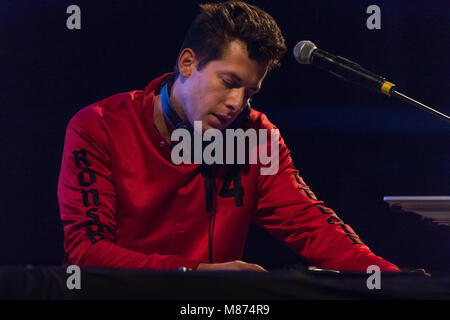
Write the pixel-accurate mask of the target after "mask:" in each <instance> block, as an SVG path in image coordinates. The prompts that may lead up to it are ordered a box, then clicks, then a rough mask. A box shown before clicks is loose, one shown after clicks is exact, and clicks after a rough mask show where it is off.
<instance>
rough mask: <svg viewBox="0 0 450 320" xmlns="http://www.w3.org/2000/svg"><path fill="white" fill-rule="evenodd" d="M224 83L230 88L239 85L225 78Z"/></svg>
mask: <svg viewBox="0 0 450 320" xmlns="http://www.w3.org/2000/svg"><path fill="white" fill-rule="evenodd" d="M222 82H223V84H224V85H225V87H227V88H228V89H233V88H237V87H238V86H237V85H236V84H234V83H232V82H228V81H226V80H224V79H222Z"/></svg>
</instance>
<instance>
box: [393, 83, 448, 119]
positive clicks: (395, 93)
mask: <svg viewBox="0 0 450 320" xmlns="http://www.w3.org/2000/svg"><path fill="white" fill-rule="evenodd" d="M391 96H393V97H396V98H397V99H400V100H402V101H404V102H406V103H409V104H411V105H413V106H416V107H418V108H419V109H422V110H424V111H426V112H428V113H430V114H432V115H434V116H436V117H438V118H440V119H445V120H447V122H449V123H450V117H449V116H448V115H446V114H443V113H442V112H439V111H437V110H435V109H433V108H431V107H429V106H427V105H425V104H423V103H421V102H419V101H416V100H414V99H412V98H410V97H408V96H407V95H404V94H403V93H400V92H398V91H396V90H395V87H394V88H393V90H392V92H391Z"/></svg>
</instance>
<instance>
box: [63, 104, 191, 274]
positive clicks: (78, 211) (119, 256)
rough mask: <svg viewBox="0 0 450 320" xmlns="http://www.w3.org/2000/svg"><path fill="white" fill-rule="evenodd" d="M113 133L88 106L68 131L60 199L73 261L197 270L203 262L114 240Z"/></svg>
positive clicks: (69, 253) (66, 240)
mask: <svg viewBox="0 0 450 320" xmlns="http://www.w3.org/2000/svg"><path fill="white" fill-rule="evenodd" d="M108 136H109V135H108V129H107V126H106V125H104V123H103V119H102V118H101V116H100V115H99V114H97V112H96V111H94V110H93V109H90V108H89V107H88V108H85V109H83V110H82V111H80V112H79V113H78V114H77V115H75V116H74V117H73V118H72V119H71V121H70V122H69V124H68V127H67V130H66V136H65V142H64V151H63V158H62V164H61V171H60V176H59V181H58V202H59V207H60V216H61V220H62V224H63V228H64V249H65V251H66V253H67V254H68V257H69V260H70V263H72V264H76V265H79V266H92V267H106V268H131V269H166V270H176V269H178V268H179V267H187V268H192V269H195V268H197V266H198V264H199V261H194V260H190V259H187V258H184V257H180V256H175V255H160V254H157V253H153V254H144V253H140V252H136V251H132V250H129V249H126V248H123V247H120V246H118V245H116V244H115V241H116V239H115V230H116V224H117V214H116V198H117V194H116V191H115V188H114V183H113V175H112V172H111V160H112V159H111V157H110V154H109V140H108Z"/></svg>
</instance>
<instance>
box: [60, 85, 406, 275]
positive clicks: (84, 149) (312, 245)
mask: <svg viewBox="0 0 450 320" xmlns="http://www.w3.org/2000/svg"><path fill="white" fill-rule="evenodd" d="M162 79H163V77H160V78H158V79H156V80H154V81H153V82H151V83H150V84H149V85H148V86H147V87H146V88H145V90H144V91H131V92H127V93H121V94H117V95H114V96H112V97H109V98H107V99H105V100H102V101H100V102H97V103H94V104H92V105H90V106H88V107H86V108H84V109H82V110H81V111H79V112H78V113H77V114H76V115H75V116H74V117H73V118H72V119H71V120H70V122H69V124H68V127H67V132H66V138H65V145H64V152H63V159H62V166H61V172H60V177H59V182H58V200H59V205H60V214H61V219H62V222H63V226H64V234H65V238H64V246H65V250H66V252H67V253H68V254H69V259H70V261H71V263H73V264H77V265H80V266H99V267H113V268H135V269H139V268H145V269H169V270H170V269H172V270H173V269H178V268H179V267H181V266H185V267H188V268H193V269H195V268H196V267H197V265H198V264H199V263H200V262H205V263H206V262H208V252H209V250H208V227H209V215H208V213H207V212H206V210H205V184H204V178H203V177H202V174H201V172H200V170H199V165H197V164H183V165H178V166H177V165H174V164H172V162H171V160H170V152H171V148H170V146H168V145H167V144H166V143H162V142H163V141H164V139H163V137H162V136H161V135H160V134H159V133H158V131H157V130H156V129H155V127H154V122H153V104H154V95H155V90H159V85H160V83H161V81H162ZM248 126H249V127H252V128H255V129H260V128H264V129H271V128H275V127H274V126H273V124H271V123H270V122H269V120H268V119H267V117H266V116H265V115H264V114H262V113H260V112H258V111H256V110H252V111H251V115H250V121H249V122H248ZM279 151H280V157H279V170H278V173H277V174H276V175H267V176H263V175H260V166H259V165H257V164H255V165H250V166H248V167H247V170H243V171H242V172H241V184H242V187H243V189H244V195H243V205H242V206H240V207H239V206H236V199H235V198H234V197H226V196H225V197H224V196H221V195H219V190H221V189H222V187H223V184H224V178H223V175H221V174H220V173H219V174H218V176H217V178H216V189H215V198H216V201H217V202H216V218H215V224H214V235H213V262H217V263H218V262H225V261H230V260H235V259H241V258H242V253H243V249H244V245H245V239H246V236H247V229H248V224H249V222H250V221H253V222H255V223H256V224H257V225H259V226H261V227H262V228H264V229H266V230H267V231H268V232H270V233H271V234H272V235H274V236H275V237H276V238H278V239H280V240H281V241H283V242H284V243H286V245H287V246H289V247H290V248H291V249H292V250H294V251H295V252H297V253H299V254H300V255H302V256H303V257H305V258H306V259H308V260H309V261H310V263H311V264H313V265H315V266H318V267H322V268H329V269H337V270H359V271H363V272H365V271H366V269H367V266H369V265H373V264H375V265H378V266H379V267H380V269H381V270H382V271H398V270H399V269H398V268H397V267H396V266H395V265H393V264H391V263H389V262H387V261H385V260H383V259H382V258H380V257H378V256H376V255H374V254H373V253H372V252H371V251H370V250H369V249H368V248H367V247H366V246H365V245H364V244H362V243H361V240H360V239H359V238H358V237H357V236H356V234H354V232H353V230H352V229H351V228H350V227H349V226H347V225H345V224H343V222H342V221H341V220H340V219H339V218H338V217H337V216H336V214H335V213H334V212H333V211H332V210H331V209H329V208H327V207H325V206H324V204H323V202H321V201H319V200H317V199H315V196H314V194H313V193H312V192H311V191H310V190H309V188H308V187H307V185H306V184H305V183H304V182H303V180H302V179H301V177H300V175H299V174H298V171H297V170H296V169H294V168H293V165H292V160H291V158H290V156H289V150H288V149H287V147H286V145H285V144H284V141H283V139H282V138H280V140H279ZM222 168H223V166H222ZM219 172H222V171H220V170H219ZM233 187H234V182H233V183H232V184H231V185H230V188H233Z"/></svg>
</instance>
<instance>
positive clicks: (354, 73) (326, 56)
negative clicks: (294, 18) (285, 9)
mask: <svg viewBox="0 0 450 320" xmlns="http://www.w3.org/2000/svg"><path fill="white" fill-rule="evenodd" d="M294 57H295V59H296V60H297V62H298V63H300V64H311V65H314V66H317V67H319V68H320V69H323V70H325V71H328V72H329V73H331V74H332V75H334V76H336V77H338V78H340V79H342V80H345V81H348V82H351V83H354V84H357V85H361V86H363V87H366V88H368V89H370V90H372V91H375V92H381V93H383V94H385V95H388V96H390V95H391V93H392V91H393V90H394V87H395V84H393V83H391V82H389V81H386V79H385V78H384V77H382V76H379V75H376V74H375V73H372V72H370V71H368V70H366V69H364V68H363V67H361V66H360V65H359V64H357V63H356V62H353V61H351V60H348V59H346V58H343V57H340V56H335V55H333V54H331V53H328V52H326V51H324V50H321V49H318V48H317V47H316V45H315V44H314V43H312V42H311V41H309V40H303V41H300V42H299V43H297V45H296V46H295V47H294Z"/></svg>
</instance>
